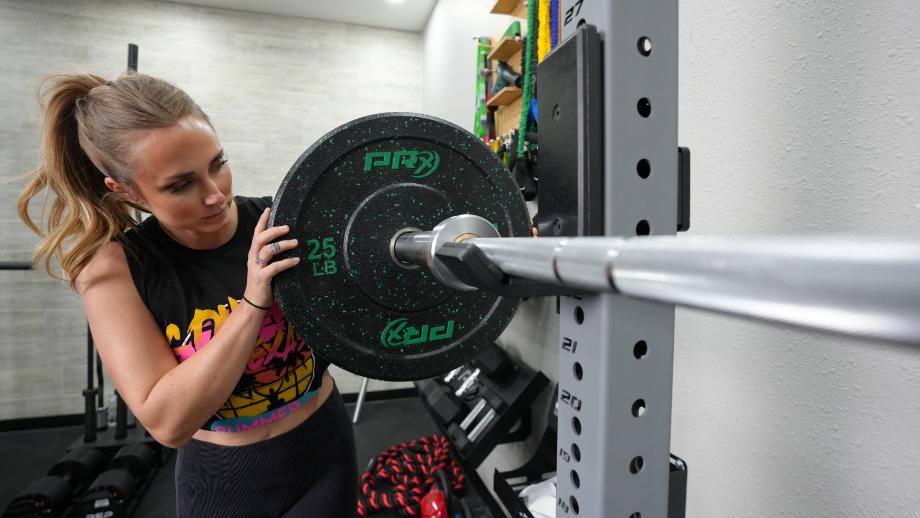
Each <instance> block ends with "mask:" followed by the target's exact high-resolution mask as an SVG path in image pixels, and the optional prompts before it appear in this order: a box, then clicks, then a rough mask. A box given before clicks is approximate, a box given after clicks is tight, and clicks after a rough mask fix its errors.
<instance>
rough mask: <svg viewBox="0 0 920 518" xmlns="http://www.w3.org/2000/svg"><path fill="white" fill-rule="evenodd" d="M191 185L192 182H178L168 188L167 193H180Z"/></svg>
mask: <svg viewBox="0 0 920 518" xmlns="http://www.w3.org/2000/svg"><path fill="white" fill-rule="evenodd" d="M189 185H192V182H180V183H176V184H172V185H170V186H169V192H182V191H184V190H185V189H187V188H188V186H189Z"/></svg>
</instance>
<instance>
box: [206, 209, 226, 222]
mask: <svg viewBox="0 0 920 518" xmlns="http://www.w3.org/2000/svg"><path fill="white" fill-rule="evenodd" d="M225 212H227V207H224V208H222V209H220V211H219V212H216V213H214V214H211V215H210V216H205V217H204V219H214V218H217V217H218V216H221V215H223V213H225Z"/></svg>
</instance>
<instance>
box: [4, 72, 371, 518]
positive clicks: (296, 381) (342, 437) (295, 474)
mask: <svg viewBox="0 0 920 518" xmlns="http://www.w3.org/2000/svg"><path fill="white" fill-rule="evenodd" d="M42 98H43V148H42V151H43V152H42V161H41V166H40V167H39V168H38V169H37V170H36V171H35V172H34V173H33V175H34V178H33V179H32V181H31V183H30V184H29V186H28V187H27V188H26V189H25V191H24V192H23V193H22V195H21V196H20V199H19V214H20V216H21V217H22V219H23V220H24V221H25V223H26V224H27V225H28V226H29V227H30V228H31V229H32V230H34V231H35V232H37V233H38V234H39V236H40V237H41V242H40V243H39V246H38V249H37V252H36V257H35V261H36V263H37V262H39V261H44V263H45V269H46V270H47V271H48V273H49V274H52V275H54V274H53V273H52V271H51V263H50V262H51V260H52V259H56V260H58V261H59V263H60V265H61V268H62V269H63V271H64V273H65V275H66V278H67V279H69V280H70V285H71V287H72V288H74V289H76V290H77V291H78V292H79V293H80V295H81V296H82V299H83V304H84V307H85V310H86V315H87V319H88V320H89V325H90V329H91V330H92V334H93V338H94V340H95V343H96V347H97V349H98V350H99V354H100V356H101V358H102V361H103V363H104V364H105V366H106V369H107V370H108V372H109V373H110V375H111V377H112V379H113V381H114V383H115V386H116V387H117V389H118V392H119V393H120V394H121V396H122V397H123V398H124V400H125V402H126V403H127V405H128V407H130V408H131V411H132V412H134V414H135V415H136V416H137V418H138V420H139V421H140V422H141V423H142V424H143V425H144V426H145V428H146V429H147V430H148V431H149V432H150V434H151V435H152V436H153V437H154V438H155V439H156V440H157V441H159V442H160V443H162V444H164V445H166V446H169V447H173V448H178V449H179V450H178V455H177V460H176V506H177V515H178V516H180V517H185V516H194V517H202V516H220V517H228V516H242V517H247V518H250V517H256V516H292V517H293V516H317V517H340V516H354V514H355V494H356V492H355V486H356V480H357V473H356V466H355V453H354V437H353V435H352V430H351V424H350V422H349V420H348V416H347V414H346V412H345V408H344V405H343V403H342V399H341V396H340V395H339V394H338V391H337V390H336V389H335V387H334V383H333V380H332V377H331V376H330V375H329V373H328V372H327V371H326V366H327V364H326V362H324V361H323V360H322V359H320V358H317V357H315V356H314V355H313V354H312V352H311V350H310V348H309V347H308V346H307V345H306V344H305V343H304V340H302V339H301V338H300V337H298V336H297V334H296V333H295V332H294V330H293V329H292V328H291V326H290V324H289V323H288V322H287V320H286V319H285V318H284V316H283V315H282V314H281V312H280V310H279V308H278V305H277V303H275V301H274V298H273V296H272V290H271V280H272V278H273V277H274V276H275V275H277V274H278V273H279V272H281V271H284V270H287V269H289V268H295V267H296V266H297V263H298V259H297V258H296V257H291V258H287V259H283V260H278V261H273V260H272V258H273V257H274V256H275V255H277V254H278V253H280V252H282V251H285V250H291V249H293V248H295V247H296V246H297V242H296V240H293V239H283V238H284V236H285V234H287V232H288V230H289V229H288V228H287V227H275V228H270V229H267V228H266V227H267V221H268V214H269V205H270V199H268V198H244V197H234V196H233V195H232V176H231V172H230V167H229V165H228V163H227V158H226V156H225V155H224V151H223V148H222V147H221V145H220V141H219V140H218V138H217V135H216V133H215V132H214V129H213V127H212V126H211V123H210V121H209V119H208V117H207V115H205V114H204V112H202V110H201V109H200V108H199V107H198V106H197V105H196V104H195V103H194V102H193V101H192V100H191V98H189V96H188V95H186V94H185V92H183V91H182V90H180V89H178V88H176V87H175V86H173V85H171V84H169V83H167V82H165V81H162V80H160V79H156V78H153V77H150V76H146V75H142V74H131V75H126V76H123V77H120V78H119V79H117V80H115V81H111V82H108V81H106V80H105V79H103V78H101V77H98V76H94V75H88V74H78V75H69V76H56V77H52V78H50V79H49V80H48V82H46V88H45V89H44V91H43V97H42ZM43 189H50V190H51V191H52V193H53V194H54V201H53V202H52V206H51V210H50V212H49V214H48V218H47V222H45V225H44V226H45V227H46V228H45V229H41V228H39V225H38V224H36V223H35V222H34V221H33V220H32V219H31V218H30V216H29V213H28V208H29V203H30V201H31V200H32V198H33V197H35V196H36V195H37V194H38V193H39V192H40V191H42V190H43ZM135 208H137V209H140V210H143V211H145V212H148V213H150V215H151V217H149V218H147V219H146V220H145V221H144V222H143V223H140V224H135V221H134V219H133V218H132V216H131V214H132V212H133V209H135Z"/></svg>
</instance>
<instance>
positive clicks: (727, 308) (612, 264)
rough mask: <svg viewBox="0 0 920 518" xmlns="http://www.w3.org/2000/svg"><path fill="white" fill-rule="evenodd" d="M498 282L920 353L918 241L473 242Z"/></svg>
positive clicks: (651, 239)
mask: <svg viewBox="0 0 920 518" xmlns="http://www.w3.org/2000/svg"><path fill="white" fill-rule="evenodd" d="M466 242H467V243H470V244H473V245H475V246H477V247H478V248H479V249H480V250H481V251H482V252H483V253H484V254H485V255H486V257H488V258H489V260H490V261H492V262H494V263H495V264H496V265H497V266H498V267H500V268H501V269H502V271H504V272H505V273H506V274H507V275H511V276H514V277H519V278H524V279H530V280H534V281H540V282H544V283H551V284H557V285H563V286H568V287H572V288H575V289H578V290H584V291H590V292H611V291H615V292H619V293H622V294H625V295H629V296H633V297H638V298H642V299H646V300H650V301H656V302H663V303H668V304H677V305H681V306H687V307H693V308H700V309H705V310H710V311H716V312H719V313H726V314H732V315H739V316H745V317H751V318H757V319H762V320H767V321H772V322H781V323H786V324H792V325H796V326H802V327H807V328H812V329H818V330H823V331H830V332H835V333H842V334H847V335H853V336H860V337H865V338H871V339H880V340H886V341H894V342H903V343H912V344H920V318H918V317H917V311H918V308H920V240H918V239H910V238H846V237H801V238H792V237H790V238H754V237H699V236H681V237H675V236H660V237H641V238H629V239H622V238H604V237H576V238H482V239H470V240H468V241H466Z"/></svg>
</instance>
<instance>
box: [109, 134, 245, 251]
mask: <svg viewBox="0 0 920 518" xmlns="http://www.w3.org/2000/svg"><path fill="white" fill-rule="evenodd" d="M137 135H138V137H137V140H136V144H135V145H134V149H133V150H132V155H133V157H132V160H131V164H132V169H133V171H134V176H133V178H132V179H133V183H134V185H133V188H132V189H129V194H131V195H133V197H135V198H136V199H137V201H138V202H140V203H141V204H143V205H144V206H146V207H147V208H148V209H150V212H151V213H152V214H153V215H154V216H156V218H157V221H159V223H160V226H162V227H163V228H164V229H165V230H166V231H167V232H168V233H170V234H171V235H172V236H173V237H174V238H176V239H177V240H178V241H179V242H181V243H183V244H185V245H187V246H190V247H192V248H211V247H214V246H218V245H220V244H222V243H224V242H225V241H226V240H229V239H230V237H232V235H233V232H234V230H235V229H236V216H237V215H236V207H235V206H234V204H233V195H232V194H233V193H232V186H233V179H232V174H231V172H230V167H229V166H228V165H227V159H226V158H225V157H224V150H223V148H222V147H221V145H220V142H219V141H218V140H217V135H216V134H215V133H214V129H213V128H211V126H210V125H209V124H208V123H207V122H204V121H203V120H201V119H199V118H197V117H185V118H183V119H181V120H179V122H178V123H177V124H176V125H174V126H170V127H168V128H157V129H151V130H140V131H138V132H137ZM107 183H108V181H107ZM110 187H111V186H110ZM118 190H124V187H123V186H122V188H121V189H118Z"/></svg>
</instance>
